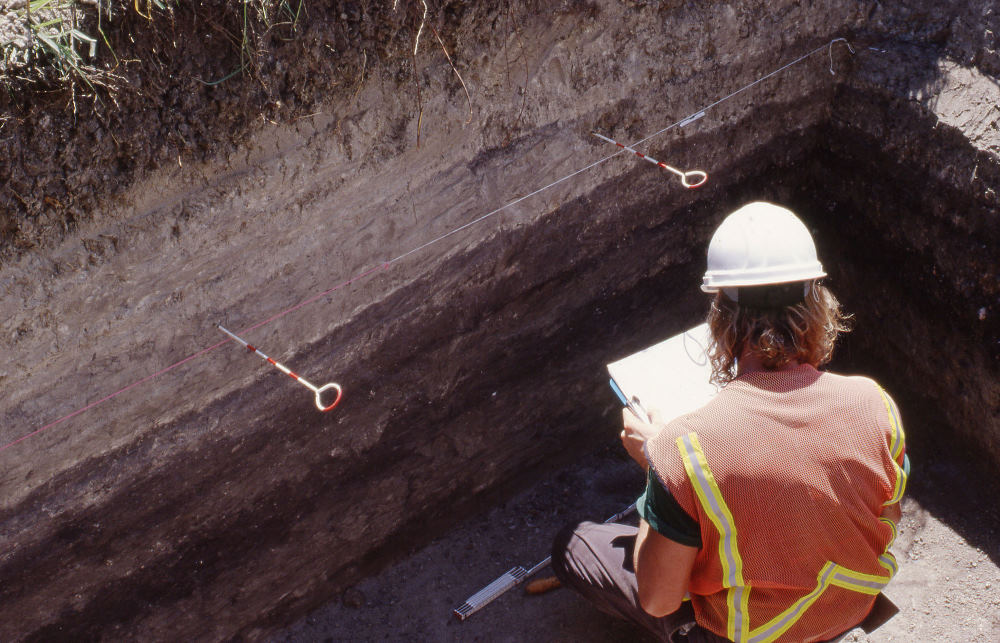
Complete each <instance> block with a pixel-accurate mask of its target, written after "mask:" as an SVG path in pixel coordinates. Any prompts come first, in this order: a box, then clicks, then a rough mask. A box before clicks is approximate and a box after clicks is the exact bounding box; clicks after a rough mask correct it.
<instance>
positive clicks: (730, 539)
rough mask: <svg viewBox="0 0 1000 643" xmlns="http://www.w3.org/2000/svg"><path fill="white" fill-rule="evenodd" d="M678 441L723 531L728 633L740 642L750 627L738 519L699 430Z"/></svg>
mask: <svg viewBox="0 0 1000 643" xmlns="http://www.w3.org/2000/svg"><path fill="white" fill-rule="evenodd" d="M676 443H677V449H678V450H679V451H680V455H681V459H682V460H683V461H684V468H685V470H686V471H687V475H688V478H689V479H690V480H691V485H692V486H693V487H694V491H695V494H696V495H697V496H698V500H699V502H700V503H701V506H702V508H703V509H704V510H705V513H706V514H707V515H708V517H709V520H711V521H712V524H713V525H715V528H716V530H717V531H718V532H719V560H720V562H721V563H722V584H723V586H724V587H728V588H729V592H728V593H727V596H726V603H727V605H728V607H729V618H728V625H727V636H728V637H729V639H731V640H732V641H735V642H736V643H740V641H744V640H745V639H746V637H747V635H748V634H749V631H750V622H749V620H748V618H747V613H746V612H747V604H748V602H749V588H747V587H745V586H744V582H743V559H742V558H741V557H740V552H739V547H738V546H737V539H736V523H735V521H734V520H733V514H732V512H730V511H729V507H728V506H726V501H725V500H724V499H723V497H722V492H721V491H720V490H719V486H718V484H716V482H715V476H713V475H712V471H711V469H709V467H708V461H707V460H706V459H705V453H704V451H702V449H701V444H700V443H699V442H698V436H697V435H696V434H695V433H688V434H687V435H682V436H680V437H678V438H677V440H676Z"/></svg>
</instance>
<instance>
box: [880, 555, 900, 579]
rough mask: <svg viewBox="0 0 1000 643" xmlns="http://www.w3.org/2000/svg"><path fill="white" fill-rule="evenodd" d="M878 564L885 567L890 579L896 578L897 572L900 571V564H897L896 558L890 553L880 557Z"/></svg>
mask: <svg viewBox="0 0 1000 643" xmlns="http://www.w3.org/2000/svg"><path fill="white" fill-rule="evenodd" d="M878 564H879V565H881V566H882V567H885V570H886V571H887V572H889V578H892V577H893V576H895V575H896V572H897V571H899V564H898V563H897V562H896V557H895V556H893V555H892V554H890V553H889V552H886V553H884V554H882V555H881V556H879V557H878Z"/></svg>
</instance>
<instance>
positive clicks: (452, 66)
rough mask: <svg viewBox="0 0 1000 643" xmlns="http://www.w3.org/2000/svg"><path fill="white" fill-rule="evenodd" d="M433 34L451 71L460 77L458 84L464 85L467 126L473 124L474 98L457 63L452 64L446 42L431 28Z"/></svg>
mask: <svg viewBox="0 0 1000 643" xmlns="http://www.w3.org/2000/svg"><path fill="white" fill-rule="evenodd" d="M431 32H433V33H434V37H435V38H437V41H438V44H440V45H441V51H443V52H444V57H445V58H447V59H448V64H449V65H451V70H452V71H453V72H455V75H456V76H458V82H460V83H462V89H463V90H465V99H466V100H467V101H468V102H469V117H468V118H467V119H465V124H466V125H468V124H469V123H471V122H472V96H470V95H469V88H468V87H466V86H465V81H464V80H462V74H460V73H458V69H456V68H455V63H454V62H452V60H451V56H449V55H448V49H447V48H445V46H444V41H442V40H441V36H440V35H438V32H437V29H435V28H434V27H433V26H431Z"/></svg>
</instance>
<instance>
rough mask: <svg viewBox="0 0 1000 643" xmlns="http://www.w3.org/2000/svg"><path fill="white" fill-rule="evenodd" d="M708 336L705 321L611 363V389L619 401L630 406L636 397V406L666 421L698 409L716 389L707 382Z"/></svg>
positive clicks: (711, 396) (717, 389)
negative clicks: (648, 410)
mask: <svg viewBox="0 0 1000 643" xmlns="http://www.w3.org/2000/svg"><path fill="white" fill-rule="evenodd" d="M710 337H711V336H710V334H709V330H708V324H707V323H705V324H700V325H698V326H695V327H694V328H691V329H688V330H686V331H684V332H683V333H680V334H678V335H674V336H673V337H669V338H667V339H665V340H663V341H662V342H659V343H657V344H653V345H652V346H650V347H648V348H644V349H643V350H641V351H639V352H638V353H633V354H632V355H629V356H627V357H624V358H622V359H620V360H617V361H614V362H611V363H610V364H608V365H607V366H608V373H609V374H610V375H611V389H612V390H613V391H614V392H615V394H616V395H617V396H618V398H619V399H620V400H621V402H622V404H624V405H626V406H629V407H630V408H633V409H634V407H633V404H635V403H636V402H635V399H637V400H638V401H639V404H638V406H640V408H643V407H644V408H645V409H656V410H658V411H659V412H660V413H661V414H662V415H663V419H664V420H665V421H666V422H670V421H671V420H673V419H674V418H677V417H680V416H681V415H684V414H685V413H690V412H691V411H695V410H697V409H699V408H701V407H702V406H704V405H705V404H706V403H708V401H709V400H711V399H712V398H713V397H715V395H716V394H717V393H718V392H719V388H718V387H717V386H715V385H714V384H712V383H711V382H710V381H709V380H710V378H711V377H712V362H711V360H709V358H708V346H709V343H710ZM633 398H635V399H633ZM639 417H642V416H641V415H640V416H639Z"/></svg>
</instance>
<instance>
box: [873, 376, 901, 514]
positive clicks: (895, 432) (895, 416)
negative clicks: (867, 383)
mask: <svg viewBox="0 0 1000 643" xmlns="http://www.w3.org/2000/svg"><path fill="white" fill-rule="evenodd" d="M878 392H879V395H881V396H882V402H883V403H884V404H885V410H886V413H888V414H889V432H890V435H891V436H892V437H890V438H889V452H890V453H892V461H893V469H894V470H895V471H896V483H895V487H894V488H893V492H892V496H891V497H890V498H889V499H888V500H886V501H885V502H884V503H883V505H885V506H888V505H894V504H896V503H897V502H899V501H900V500H902V499H903V493H904V492H905V491H906V479H907V475H906V471H904V470H903V467H901V466H899V462H898V461H899V457H900V455H901V454H902V453H903V445H904V444H905V442H906V436H905V435H904V434H903V424H902V423H901V422H900V421H899V411H898V410H897V409H896V405H895V403H893V401H892V400H891V399H889V396H888V395H886V393H885V391H883V390H882V388H881V387H879V390H878Z"/></svg>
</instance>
